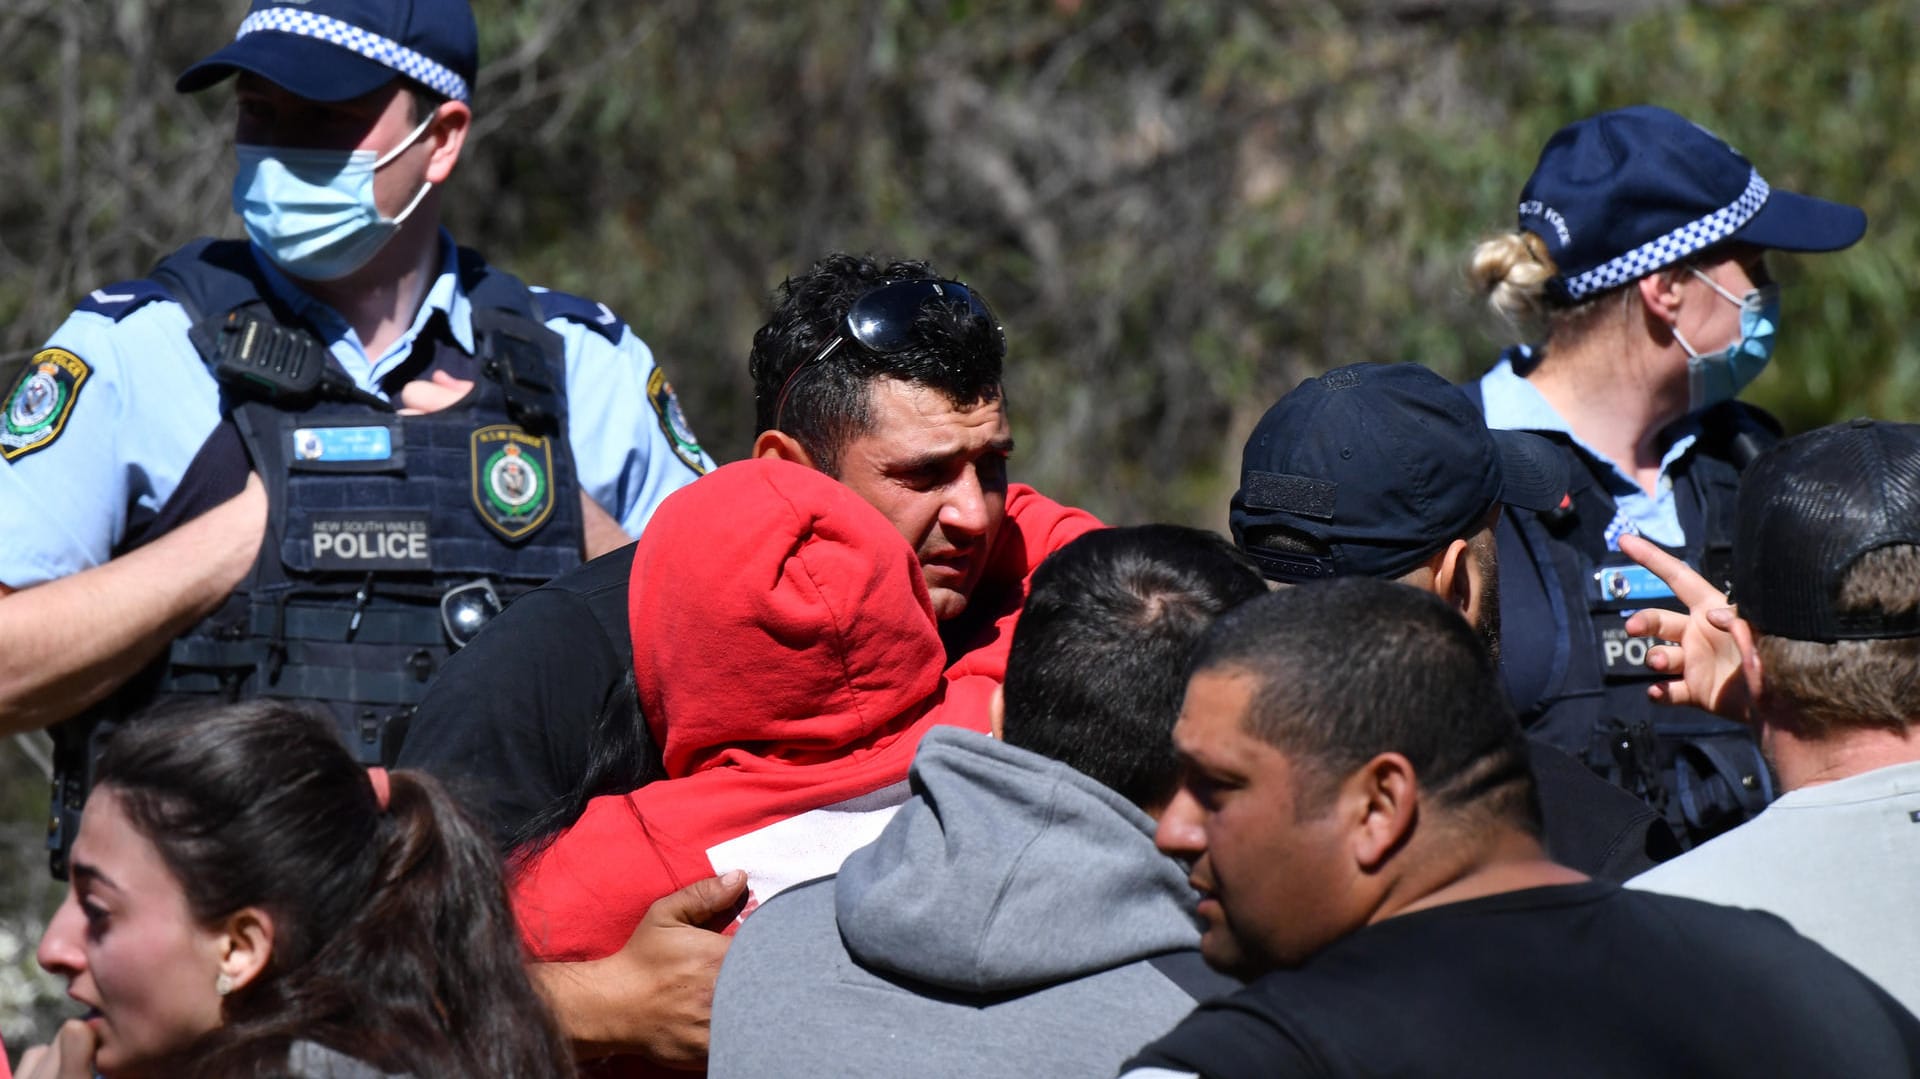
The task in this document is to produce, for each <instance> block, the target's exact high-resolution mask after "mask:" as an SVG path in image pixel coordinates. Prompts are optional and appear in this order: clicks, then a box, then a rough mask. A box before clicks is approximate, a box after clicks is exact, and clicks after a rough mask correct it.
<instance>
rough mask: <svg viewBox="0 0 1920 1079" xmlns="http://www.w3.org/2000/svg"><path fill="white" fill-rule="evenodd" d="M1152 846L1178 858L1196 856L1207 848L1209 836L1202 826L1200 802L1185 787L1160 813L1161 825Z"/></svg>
mask: <svg viewBox="0 0 1920 1079" xmlns="http://www.w3.org/2000/svg"><path fill="white" fill-rule="evenodd" d="M1153 845H1154V846H1156V847H1158V848H1160V851H1161V853H1163V854H1171V855H1174V856H1175V857H1188V858H1190V857H1194V856H1196V855H1199V854H1202V853H1204V852H1205V851H1206V849H1207V833H1206V830H1205V829H1204V828H1203V827H1201V813H1200V803H1199V802H1196V801H1194V798H1193V795H1191V794H1189V793H1187V789H1186V788H1185V787H1182V788H1180V789H1179V790H1177V791H1175V792H1174V794H1173V800H1172V801H1170V802H1168V803H1167V808H1165V809H1163V810H1161V811H1160V826H1159V827H1158V828H1156V829H1155V830H1154V833H1153Z"/></svg>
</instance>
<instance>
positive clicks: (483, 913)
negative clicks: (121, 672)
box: [39, 701, 573, 1079]
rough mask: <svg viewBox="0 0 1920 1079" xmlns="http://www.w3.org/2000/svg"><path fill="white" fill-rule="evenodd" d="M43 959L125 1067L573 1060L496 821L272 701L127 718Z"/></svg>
mask: <svg viewBox="0 0 1920 1079" xmlns="http://www.w3.org/2000/svg"><path fill="white" fill-rule="evenodd" d="M39 960H40V965H41V966H43V967H45V968H46V969H47V970H49V971H51V972H53V973H55V974H60V975H62V976H64V977H65V978H66V979H67V993H68V995H69V996H71V997H73V998H74V999H75V1000H77V1001H80V1002H81V1003H83V1004H85V1005H87V1006H88V1008H89V1011H88V1014H87V1015H86V1017H85V1018H84V1019H83V1020H81V1021H80V1022H82V1023H84V1026H85V1027H86V1028H87V1032H88V1034H89V1035H90V1039H89V1040H90V1041H91V1043H92V1044H93V1046H94V1051H93V1054H92V1061H91V1064H90V1067H91V1068H93V1069H97V1070H98V1071H99V1072H100V1074H102V1075H104V1076H107V1077H108V1079H125V1077H127V1076H158V1075H165V1076H195V1075H199V1076H221V1077H228V1076H269V1075H271V1076H295V1077H319V1076H329V1077H334V1076H337V1077H341V1079H357V1077H366V1079H374V1077H378V1076H393V1075H405V1076H414V1077H418V1079H428V1077H438V1076H456V1075H457V1076H488V1077H519V1076H526V1077H533V1076H540V1077H543V1079H544V1077H547V1076H567V1075H571V1074H572V1073H573V1063H572V1058H571V1057H570V1056H569V1054H568V1052H567V1049H566V1045H565V1043H564V1041H563V1040H562V1039H561V1037H560V1035H559V1033H558V1031H557V1029H556V1027H555V1025H554V1023H553V1021H552V1019H551V1017H550V1016H549V1015H548V1013H547V1011H546V1009H545V1007H544V1005H543V1004H542V1002H541V1000H540V998H539V997H538V996H537V995H536V994H535V992H534V990H533V988H532V986H531V985H530V983H529V982H528V981H527V977H526V974H525V970H524V967H523V965H522V963H523V956H522V953H521V950H520V946H519V942H518V940H517V937H516V934H515V930H514V923H513V918H512V915H511V913H510V912H509V909H508V905H507V895H506V891H505V888H504V887H503V885H502V883H501V877H500V868H499V864H498V862H497V859H496V855H495V854H494V852H493V848H492V845H491V843H490V842H489V841H488V839H487V838H486V837H485V836H484V835H482V834H481V833H480V832H479V831H478V830H477V829H476V828H475V827H474V825H473V824H472V823H471V822H470V821H469V820H468V819H467V818H466V817H465V816H464V815H463V814H462V813H461V812H460V811H459V810H458V809H457V808H456V807H455V805H454V803H453V802H452V800H451V799H450V798H448V796H447V795H446V794H445V793H444V792H443V791H442V790H441V788H440V787H439V785H438V784H437V783H436V782H435V781H434V780H433V779H432V778H431V777H429V776H427V775H425V774H424V773H419V772H411V771H399V772H394V773H392V774H391V775H388V774H387V773H386V772H385V771H383V770H380V769H371V770H370V769H365V768H362V767H360V766H359V765H358V764H356V763H355V762H354V760H353V759H352V757H351V756H349V754H348V753H347V751H346V749H345V748H344V747H343V746H341V744H340V742H339V740H338V739H337V737H336V736H335V734H334V732H333V730H332V728H331V726H330V724H328V723H327V722H326V721H325V720H323V719H320V718H318V717H315V716H312V715H309V714H307V713H305V712H301V711H298V710H296V709H293V708H290V707H288V706H286V705H282V704H277V703H274V702H270V701H255V702H250V703H246V704H239V705H227V706H219V707H213V708H207V707H200V708H195V709H192V710H187V711H177V712H174V713H171V714H165V715H154V716H150V717H147V718H143V719H139V720H136V721H134V722H132V723H129V724H128V725H126V726H125V727H124V728H122V729H121V730H119V731H118V732H117V733H116V734H115V735H114V736H113V738H112V739H111V740H110V741H109V742H108V744H107V747H106V750H105V752H104V753H103V755H102V758H101V760H100V765H99V772H98V780H97V784H96V786H95V788H94V790H93V793H92V795H91V796H90V797H89V799H88V802H87V808H86V813H85V814H84V815H83V817H82V821H81V826H80V834H79V837H78V838H77V839H76V841H75V843H74V849H73V863H72V886H71V888H70V889H69V891H68V894H67V898H66V901H65V902H64V903H63V904H62V905H61V907H60V909H59V911H58V912H57V913H56V914H55V915H54V918H53V921H52V922H51V923H50V924H49V925H48V927H47V932H46V935H45V937H44V938H42V940H41V942H40V951H39ZM68 1033H69V1037H68V1038H66V1039H63V1041H64V1042H66V1043H68V1045H69V1046H70V1045H71V1042H72V1037H71V1034H72V1032H71V1031H69V1032H68ZM68 1055H72V1054H71V1053H70V1052H69V1054H68ZM80 1063H84V1062H80ZM74 1064H75V1062H71V1061H69V1062H66V1066H67V1067H73V1066H74ZM49 1074H66V1073H65V1072H60V1073H49ZM74 1074H81V1075H85V1074H89V1072H88V1071H87V1070H79V1071H77V1072H75V1073H74Z"/></svg>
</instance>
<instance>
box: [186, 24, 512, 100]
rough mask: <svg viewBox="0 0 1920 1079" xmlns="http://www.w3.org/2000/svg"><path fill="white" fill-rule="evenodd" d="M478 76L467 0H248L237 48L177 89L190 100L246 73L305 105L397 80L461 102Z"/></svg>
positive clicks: (209, 61)
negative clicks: (250, 1)
mask: <svg viewBox="0 0 1920 1079" xmlns="http://www.w3.org/2000/svg"><path fill="white" fill-rule="evenodd" d="M479 68H480V32H479V29H478V27H476V26H475V25H474V22H473V9H472V8H471V7H470V6H468V3H467V0H299V2H298V3H295V2H291V0H253V4H252V6H251V7H250V8H249V9H248V11H247V17H246V18H245V19H243V20H241V23H240V29H239V30H238V31H237V32H235V34H234V37H233V41H232V42H230V43H228V45H227V46H226V47H225V48H223V49H221V50H220V51H219V52H216V53H214V54H213V55H212V56H209V57H207V58H206V59H204V60H202V61H200V62H199V63H197V64H195V65H193V66H192V67H190V68H188V69H187V70H185V71H183V72H181V74H180V78H179V79H177V80H176V81H175V82H174V84H173V85H174V89H176V90H178V91H180V92H181V93H183V94H187V93H193V92H194V91H196V90H204V89H206V88H207V87H209V86H212V85H213V84H214V83H217V82H219V81H220V80H222V79H225V78H226V77H228V76H229V75H232V74H234V73H235V72H237V71H250V72H252V73H253V74H255V75H258V76H260V77H261V78H263V79H266V80H267V81H268V82H272V83H275V84H277V85H279V86H282V87H285V88H286V89H288V90H290V91H292V92H293V93H295V94H298V95H299V96H301V97H304V98H306V99H307V100H309V101H346V100H349V99H351V98H356V97H359V96H361V95H362V94H369V93H372V92H373V91H375V90H377V89H379V88H380V87H382V86H384V85H386V84H387V83H388V82H391V81H392V80H393V79H394V77H395V76H403V77H405V78H409V79H412V80H413V81H414V82H417V83H419V84H421V85H422V86H425V87H426V88H427V89H429V90H432V91H433V92H434V93H436V94H439V95H441V96H442V97H447V98H452V99H453V100H455V101H466V100H468V98H469V96H470V95H471V93H472V89H473V80H474V77H475V75H476V74H477V73H478V72H479Z"/></svg>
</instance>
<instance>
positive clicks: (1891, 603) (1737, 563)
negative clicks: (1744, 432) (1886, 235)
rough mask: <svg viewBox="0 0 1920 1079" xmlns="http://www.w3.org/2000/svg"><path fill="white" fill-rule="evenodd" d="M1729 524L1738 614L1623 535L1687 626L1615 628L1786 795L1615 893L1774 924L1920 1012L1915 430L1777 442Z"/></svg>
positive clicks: (1661, 616)
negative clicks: (1727, 728) (1644, 643)
mask: <svg viewBox="0 0 1920 1079" xmlns="http://www.w3.org/2000/svg"><path fill="white" fill-rule="evenodd" d="M1738 528H1739V532H1738V542H1737V543H1736V544H1735V546H1734V561H1733V581H1734V589H1735V594H1737V595H1738V596H1739V597H1740V607H1739V611H1738V617H1737V618H1735V617H1734V614H1733V612H1732V611H1729V610H1726V606H1727V603H1726V597H1725V596H1722V595H1720V594H1719V593H1718V592H1717V591H1714V590H1713V588H1712V586H1711V585H1709V584H1708V583H1707V582H1706V581H1705V580H1704V579H1702V578H1700V577H1699V576H1698V575H1697V574H1694V573H1692V572H1691V571H1690V570H1688V569H1687V568H1686V566H1685V564H1684V563H1681V562H1680V561H1679V560H1678V559H1675V558H1673V557H1671V556H1669V555H1666V554H1665V553H1664V552H1661V551H1659V550H1657V549H1655V548H1652V547H1651V546H1650V545H1648V544H1645V543H1643V542H1641V541H1639V540H1637V539H1623V540H1622V541H1621V549H1622V550H1625V551H1627V552H1628V553H1629V554H1631V555H1633V556H1634V557H1635V558H1638V559H1639V560H1640V561H1641V562H1643V563H1644V564H1645V565H1646V566H1648V568H1650V569H1653V570H1655V571H1656V572H1658V573H1660V575H1661V576H1662V577H1663V578H1665V579H1666V580H1667V581H1668V582H1669V583H1670V584H1672V585H1673V587H1674V591H1675V592H1676V593H1677V594H1679V595H1681V596H1682V597H1683V598H1686V599H1688V600H1689V606H1690V607H1691V608H1692V610H1693V612H1694V614H1695V617H1691V618H1689V617H1688V616H1684V615H1678V614H1673V613H1670V612H1665V611H1648V612H1643V613H1642V614H1641V615H1638V616H1636V621H1635V623H1634V624H1633V626H1632V627H1631V628H1632V629H1633V630H1634V631H1636V632H1644V633H1648V634H1651V635H1653V636H1657V637H1660V638H1663V639H1666V640H1673V641H1679V642H1681V643H1680V645H1679V646H1678V647H1675V646H1662V647H1661V648H1660V649H1658V650H1657V651H1656V657H1657V658H1656V661H1655V669H1657V670H1666V671H1668V672H1670V673H1677V674H1679V675H1681V680H1680V681H1677V682H1672V683H1668V684H1666V685H1663V686H1660V687H1658V696H1661V697H1665V698H1666V699H1668V700H1681V701H1686V702H1688V703H1696V704H1698V705H1700V706H1710V707H1713V708H1714V709H1715V710H1716V711H1718V712H1719V713H1720V714H1722V715H1724V716H1726V717H1728V718H1730V719H1744V720H1746V721H1747V722H1749V723H1751V724H1752V725H1753V727H1754V729H1755V732H1756V733H1757V735H1758V736H1759V739H1760V747H1761V749H1762V750H1764V751H1765V752H1766V754H1767V758H1768V760H1769V762H1770V763H1771V764H1772V765H1773V767H1774V770H1775V771H1776V772H1777V773H1778V775H1779V780H1780V786H1781V788H1782V789H1783V790H1785V791H1786V793H1785V794H1783V795H1782V796H1781V797H1780V799H1779V801H1777V802H1775V803H1773V805H1771V806H1769V807H1768V808H1767V809H1766V811H1765V812H1763V813H1761V814H1760V815H1759V816H1758V817H1755V818H1754V819H1753V820H1751V821H1748V822H1747V823H1746V824H1743V825H1741V826H1740V827H1738V828H1735V829H1733V830H1732V831H1730V832H1727V833H1726V834H1724V835H1721V836H1718V837H1716V838H1715V839H1713V840H1711V841H1709V842H1707V843H1705V844H1703V845H1701V846H1699V847H1696V848H1694V849H1693V850H1691V851H1689V852H1687V853H1686V854H1684V855H1682V856H1680V857H1679V858H1676V859H1674V860H1673V861H1672V862H1669V863H1667V864H1665V865H1662V866H1658V867H1655V868H1654V869H1653V870H1652V871H1650V872H1648V873H1647V874H1645V875H1644V876H1641V877H1637V878H1635V879H1634V881H1633V882H1632V885H1631V886H1632V887H1635V888H1644V889H1647V890H1648V891H1654V892H1665V893H1667V894H1670V895H1684V896H1691V897H1693V898H1696V899H1704V900H1707V901H1708V902H1713V903H1727V904H1731V905H1734V906H1741V907H1753V908H1756V909H1759V910H1765V911H1770V912H1772V913H1774V914H1778V915H1779V916H1781V917H1782V918H1785V919H1786V920H1787V921H1789V922H1791V923H1792V924H1793V926H1794V928H1796V929H1798V930H1800V931H1801V932H1802V933H1805V934H1806V935H1808V936H1809V937H1812V938H1813V939H1814V940H1817V941H1819V942H1820V943H1821V944H1823V945H1825V946H1827V947H1828V948H1831V949H1833V951H1834V953H1835V954H1837V955H1839V956H1840V957H1841V958H1842V959H1845V960H1847V961H1848V962H1849V963H1852V964H1854V965H1855V966H1857V967H1859V968H1860V969H1861V970H1862V971H1865V972H1866V973H1867V974H1868V975H1870V976H1871V977H1873V978H1874V980H1876V981H1878V982H1879V983H1880V984H1881V985H1882V986H1883V987H1885V988H1886V990H1887V991H1888V992H1890V993H1892V994H1893V995H1894V996H1895V997H1897V998H1898V999H1899V1000H1900V1001H1901V1002H1902V1003H1903V1004H1905V1005H1906V1006H1907V1007H1909V1008H1912V1009H1916V1010H1920V920H1916V919H1915V918H1914V917H1913V911H1912V906H1911V899H1912V897H1913V896H1915V895H1916V894H1920V854H1917V853H1916V847H1915V844H1916V842H1920V726H1917V725H1916V719H1920V426H1915V425H1913V424H1904V423H1898V424H1897V423H1873V422H1871V421H1865V420H1860V421H1855V422H1853V423H1850V424H1844V425H1836V426H1833V427H1826V428H1822V429H1820V430H1818V431H1812V432H1809V433H1807V434H1804V435H1799V436H1796V437H1794V438H1791V439H1788V440H1787V441H1785V442H1782V443H1780V444H1779V445H1777V446H1775V447H1773V448H1772V449H1771V450H1769V451H1768V452H1766V453H1765V454H1762V455H1761V456H1760V457H1759V458H1758V459H1757V460H1756V461H1754V463H1753V465H1752V466H1751V467H1750V468H1749V469H1748V471H1747V474H1746V480H1745V482H1744V483H1743V484H1742V485H1741V489H1740V502H1739V513H1738ZM1709 613H1711V616H1712V617H1713V618H1714V619H1716V620H1718V621H1719V622H1720V623H1721V625H1715V624H1714V622H1713V621H1709V620H1708V617H1709ZM1722 627H1724V628H1722ZM1716 660H1717V662H1716Z"/></svg>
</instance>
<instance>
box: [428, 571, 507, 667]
mask: <svg viewBox="0 0 1920 1079" xmlns="http://www.w3.org/2000/svg"><path fill="white" fill-rule="evenodd" d="M505 609H506V605H505V604H503V603H501V602H500V593H498V592H495V591H494V590H493V582H492V581H489V580H487V579H485V578H482V579H480V580H477V581H468V582H467V583H466V584H461V585H455V586H453V587H452V588H449V589H447V591H446V593H445V594H444V595H442V596H441V597H440V625H441V626H442V627H443V628H444V629H445V630H446V631H447V640H449V641H452V642H453V647H454V648H455V649H461V648H465V647H466V646H467V645H468V644H469V643H470V642H472V640H473V638H474V636H475V635H476V634H478V633H479V632H480V630H481V627H483V626H485V625H486V624H487V623H488V622H491V621H493V619H494V617H495V616H496V615H498V614H499V613H500V612H501V611H503V610H505Z"/></svg>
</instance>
